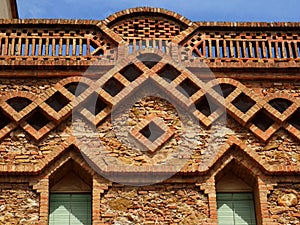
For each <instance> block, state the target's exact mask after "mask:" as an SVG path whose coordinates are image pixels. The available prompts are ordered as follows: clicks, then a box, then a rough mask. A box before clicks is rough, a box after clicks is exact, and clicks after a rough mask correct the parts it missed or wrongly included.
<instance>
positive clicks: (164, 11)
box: [104, 7, 193, 27]
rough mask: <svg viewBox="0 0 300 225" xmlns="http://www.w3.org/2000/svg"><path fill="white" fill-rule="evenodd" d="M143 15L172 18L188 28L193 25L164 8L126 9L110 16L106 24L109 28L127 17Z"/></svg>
mask: <svg viewBox="0 0 300 225" xmlns="http://www.w3.org/2000/svg"><path fill="white" fill-rule="evenodd" d="M141 13H149V14H153V15H160V16H163V17H166V18H168V17H169V18H172V19H173V20H174V21H177V22H178V23H182V24H185V25H186V26H190V25H192V23H193V22H192V21H190V20H189V19H187V18H186V17H184V16H182V15H180V14H179V13H176V12H173V11H170V10H167V9H163V8H153V7H136V8H130V9H125V10H122V11H119V12H116V13H114V14H112V15H110V16H108V17H107V18H106V19H105V21H104V22H105V23H106V24H107V25H108V27H111V26H112V24H114V23H115V22H116V21H119V20H122V19H124V18H126V17H127V16H130V17H133V15H139V14H141Z"/></svg>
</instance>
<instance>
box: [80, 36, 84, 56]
mask: <svg viewBox="0 0 300 225" xmlns="http://www.w3.org/2000/svg"><path fill="white" fill-rule="evenodd" d="M82 47H83V46H82V38H80V39H79V55H80V56H82Z"/></svg>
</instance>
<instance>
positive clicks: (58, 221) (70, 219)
mask: <svg viewBox="0 0 300 225" xmlns="http://www.w3.org/2000/svg"><path fill="white" fill-rule="evenodd" d="M91 208H92V206H91V194H73V193H72V194H50V213H49V225H90V224H92V223H91V221H92V219H91Z"/></svg>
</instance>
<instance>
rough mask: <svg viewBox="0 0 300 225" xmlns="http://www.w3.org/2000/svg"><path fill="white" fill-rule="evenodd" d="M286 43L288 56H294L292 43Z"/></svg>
mask: <svg viewBox="0 0 300 225" xmlns="http://www.w3.org/2000/svg"><path fill="white" fill-rule="evenodd" d="M287 45H288V49H289V53H290V54H289V57H290V58H294V57H295V56H294V54H293V49H292V43H291V42H288V43H287Z"/></svg>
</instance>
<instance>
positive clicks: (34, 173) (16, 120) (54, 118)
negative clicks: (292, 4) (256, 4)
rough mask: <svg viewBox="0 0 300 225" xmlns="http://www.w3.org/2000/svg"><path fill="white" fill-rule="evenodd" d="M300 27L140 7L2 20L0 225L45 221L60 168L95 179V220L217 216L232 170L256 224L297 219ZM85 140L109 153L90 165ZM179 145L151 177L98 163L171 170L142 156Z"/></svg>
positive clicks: (159, 158)
mask: <svg viewBox="0 0 300 225" xmlns="http://www.w3.org/2000/svg"><path fill="white" fill-rule="evenodd" d="M299 28H300V24H299V23H263V22H262V23H226V22H225V23H221V22H215V23H210V22H191V21H189V20H188V19H186V18H185V17H183V16H181V15H179V14H177V13H174V12H171V11H168V10H164V9H157V8H148V7H145V8H135V9H128V10H124V11H121V12H118V13H116V14H113V15H111V16H109V17H108V18H106V19H105V20H103V21H96V20H95V21H87V20H86V21H83V20H42V19H41V20H0V67H1V70H0V103H1V104H0V120H1V121H0V174H2V175H1V176H0V190H1V196H0V197H1V198H0V224H5V222H6V223H7V222H8V223H11V224H13V223H20V224H34V223H36V224H48V215H49V208H48V206H49V196H50V194H51V187H52V186H53V183H55V182H56V181H57V180H59V178H62V177H59V175H57V174H60V173H61V174H63V173H67V172H68V169H69V170H72V171H73V172H74V174H75V175H78V176H79V177H83V178H84V179H83V180H87V183H88V185H89V187H90V189H91V190H92V193H91V194H92V202H93V209H92V219H93V224H106V225H108V224H119V223H120V224H210V225H213V224H217V223H218V222H217V221H218V216H217V203H216V192H217V188H216V186H217V185H216V184H217V183H218V182H219V181H220V180H222V179H223V177H226V174H228V173H233V174H234V175H235V176H237V177H239V178H240V179H241V180H243V181H244V182H246V183H247V185H249V187H251V188H252V189H253V194H254V203H255V212H256V220H257V224H259V225H276V224H298V223H299V218H300V216H299V210H300V209H299V207H298V206H299V198H300V196H299V185H298V184H299V183H300V178H299V174H300V145H299V141H300V122H299V117H300V102H299V94H300V91H299V90H300V89H299V87H300V81H299V80H300V78H299V68H300V61H299V59H300V38H299V37H300V35H299ZM178 45H179V46H180V47H179V46H178ZM91 65H92V66H91ZM89 66H91V67H89ZM88 67H89V68H88ZM208 68H210V69H211V71H208ZM212 73H213V76H212V75H211V74H212ZM149 84H150V86H151V87H152V89H151V90H150V92H149V91H148V92H147V91H146V87H148V86H149ZM147 85H148V86H147ZM140 96H142V97H141V98H139V97H140ZM163 97H165V98H163ZM128 99H131V100H132V101H133V104H132V106H131V108H130V110H128V111H124V112H123V111H122V109H123V107H124V108H125V106H127V105H126V104H127V103H128V102H129V100H128ZM172 101H173V102H172ZM174 102H175V103H176V104H173V103H174ZM182 112H184V113H182ZM182 115H184V116H182ZM124 121H125V122H124ZM182 121H188V122H186V124H188V126H187V128H186V127H184V123H183V122H182ZM224 121H225V123H224ZM197 122H199V124H198V123H197ZM124 124H125V125H126V126H125V125H124ZM92 128H94V130H95V131H96V132H97V134H96V135H95V134H94V133H89V131H90V130H92ZM184 129H186V130H185V131H186V133H185V136H182V133H181V132H183V130H184ZM195 130H196V132H195ZM221 131H222V132H223V133H222V132H221ZM77 133H80V134H82V135H81V138H77V137H76V135H75V134H77ZM93 135H94V136H97V138H98V139H97V141H98V142H97V143H94V142H92V141H91V139H90V137H91V136H93ZM120 138H123V139H125V141H124V140H123V141H122V140H120ZM184 141H187V142H184ZM80 142H83V143H88V144H89V148H88V150H89V151H87V153H89V156H91V157H92V158H96V159H97V156H98V153H99V152H97V151H100V150H101V153H103V155H106V156H107V158H105V159H104V160H102V161H99V162H98V161H97V163H98V164H99V165H98V166H99V167H98V168H97V167H96V166H95V165H93V163H94V162H93V163H91V162H90V161H89V160H88V159H87V157H86V156H87V155H84V154H81V153H83V152H82V151H81V150H82V149H81V147H82V145H81V143H80ZM182 143H184V144H183V145H182ZM178 147H180V148H182V151H183V154H178V155H176V157H178V158H186V159H187V160H186V163H185V165H183V166H182V168H181V169H180V170H178V171H177V173H176V174H174V175H173V176H172V177H170V178H169V179H168V180H166V181H164V182H162V183H160V184H152V185H148V186H145V187H131V186H123V185H119V184H116V183H114V182H111V181H109V180H107V179H106V178H104V177H103V176H102V174H101V173H100V174H98V173H97V172H99V171H98V170H97V169H99V170H101V172H103V174H119V175H121V176H124V179H126V178H127V176H129V175H130V176H132V177H134V176H137V175H138V174H142V175H143V174H145V173H147V174H148V173H150V174H153V175H154V176H155V175H157V174H164V173H168V167H167V166H166V167H159V169H157V168H156V169H153V168H152V167H150V166H149V165H152V164H161V165H164V163H165V162H166V161H167V159H168V157H170V155H172V154H173V153H174V152H176V150H177V148H178ZM96 150H97V151H96ZM187 150H191V151H190V153H191V154H190V155H189V154H188V151H187ZM185 151H186V152H185ZM176 157H174V158H175V159H176ZM111 159H114V160H115V161H112V160H111ZM115 162H120V163H122V164H124V165H126V166H127V167H124V168H121V169H120V167H118V166H117V165H119V164H116V163H115ZM70 165H72V166H70ZM130 167H133V168H135V172H134V173H133V174H131V173H132V170H130V171H128V170H126V168H130ZM66 168H67V169H66ZM141 183H143V182H142V181H141Z"/></svg>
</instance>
